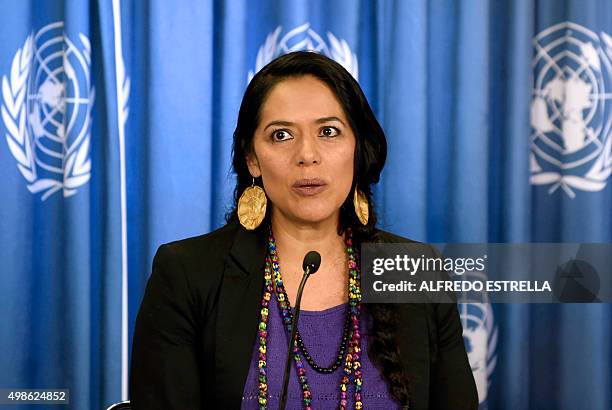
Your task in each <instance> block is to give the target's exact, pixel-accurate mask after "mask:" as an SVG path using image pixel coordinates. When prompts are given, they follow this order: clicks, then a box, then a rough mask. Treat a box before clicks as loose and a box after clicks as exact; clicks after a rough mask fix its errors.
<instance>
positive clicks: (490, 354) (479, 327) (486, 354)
mask: <svg viewBox="0 0 612 410" xmlns="http://www.w3.org/2000/svg"><path fill="white" fill-rule="evenodd" d="M459 313H460V317H461V322H462V325H463V341H464V344H465V350H466V351H467V354H468V360H469V362H470V367H471V368H472V374H473V375H474V381H475V382H476V389H477V390H478V402H479V403H483V402H484V401H485V400H486V399H487V393H488V391H489V385H490V381H491V375H492V373H493V370H495V365H496V363H497V354H496V347H497V326H495V322H494V320H493V308H492V307H491V304H490V303H460V304H459Z"/></svg>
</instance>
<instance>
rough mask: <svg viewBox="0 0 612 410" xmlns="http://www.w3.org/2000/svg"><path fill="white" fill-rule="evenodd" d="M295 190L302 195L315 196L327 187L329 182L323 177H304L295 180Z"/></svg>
mask: <svg viewBox="0 0 612 410" xmlns="http://www.w3.org/2000/svg"><path fill="white" fill-rule="evenodd" d="M292 188H293V190H294V191H295V192H297V193H298V194H300V195H302V196H313V195H316V194H318V193H320V192H322V191H324V190H325V189H326V188H327V183H326V182H325V181H324V180H322V179H321V178H302V179H298V180H297V181H295V183H294V184H293V186H292Z"/></svg>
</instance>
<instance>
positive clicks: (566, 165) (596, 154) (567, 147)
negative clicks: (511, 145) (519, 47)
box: [530, 22, 612, 198]
mask: <svg viewBox="0 0 612 410" xmlns="http://www.w3.org/2000/svg"><path fill="white" fill-rule="evenodd" d="M533 43H534V46H535V57H534V59H533V67H534V74H535V78H534V81H535V88H534V95H533V101H532V104H531V127H532V134H531V157H530V171H531V183H532V184H533V185H550V188H549V189H548V192H549V193H551V194H552V193H553V192H554V191H556V190H557V189H558V188H559V187H560V188H562V189H563V191H564V192H565V193H566V194H567V195H569V196H570V197H571V198H574V197H575V196H576V193H575V190H582V191H591V192H594V191H601V190H602V189H603V188H604V187H605V186H606V184H607V180H608V178H609V177H610V174H611V172H612V129H611V128H612V65H611V61H612V38H611V37H610V36H609V35H608V34H607V33H604V32H601V33H600V35H599V36H598V35H597V34H596V33H594V32H592V31H591V30H588V29H587V28H585V27H583V26H580V25H578V24H574V23H571V22H563V23H559V24H556V25H554V26H551V27H549V28H547V29H546V30H544V31H542V32H540V33H539V34H538V35H537V36H536V37H535V38H534V41H533Z"/></svg>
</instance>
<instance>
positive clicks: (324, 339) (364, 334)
mask: <svg viewBox="0 0 612 410" xmlns="http://www.w3.org/2000/svg"><path fill="white" fill-rule="evenodd" d="M272 298H273V299H274V301H276V295H274V296H273V297H272ZM270 302H272V301H270ZM346 308H347V304H346V303H345V304H342V305H339V306H334V307H331V308H329V309H325V310H322V311H307V310H302V311H300V318H299V325H298V329H299V330H300V335H301V336H302V340H303V341H304V345H305V346H306V348H307V349H308V352H309V353H310V356H311V357H312V358H313V360H314V361H315V363H317V364H318V365H320V366H324V367H327V366H330V365H331V364H332V363H333V362H334V360H335V358H336V356H337V354H338V349H339V348H340V342H341V339H342V331H343V329H344V321H345V319H346ZM371 323H372V319H371V317H370V315H369V314H368V312H367V311H366V309H363V308H362V310H361V319H360V326H359V328H360V330H361V331H360V333H361V349H362V354H361V366H362V372H363V384H362V389H361V401H362V402H363V408H365V409H385V410H389V409H399V408H400V406H399V404H398V403H397V401H396V400H395V399H394V398H393V397H392V396H391V394H390V393H389V390H388V388H387V384H386V383H385V381H384V379H383V378H382V376H381V374H380V372H379V371H378V369H377V368H376V367H375V366H374V364H373V363H372V362H371V361H370V358H369V357H368V354H367V349H368V336H369V330H370V326H371ZM282 326H283V325H282V318H281V314H280V310H279V308H278V302H276V303H270V305H269V313H268V326H267V330H268V343H267V344H268V346H267V359H268V363H267V373H268V408H269V409H274V410H275V409H277V408H278V405H279V396H280V390H281V387H282V386H281V383H282V377H283V371H284V366H285V357H286V355H287V341H288V339H289V337H288V336H287V335H286V331H285V329H283V327H282ZM258 349H259V337H256V338H255V345H254V346H253V353H252V356H251V365H250V367H249V374H248V376H247V381H246V384H245V386H244V391H243V395H242V407H241V408H242V409H259V402H258V394H259V384H258V383H259V381H258V377H259V369H258V368H257V363H258V360H259V355H258ZM302 362H303V363H304V368H305V369H306V377H307V378H308V385H309V386H310V392H311V394H312V404H311V406H312V407H313V408H315V409H336V408H337V407H338V405H339V403H340V392H339V387H338V386H339V385H340V380H341V378H342V368H343V365H344V360H343V362H342V365H340V366H339V367H338V368H337V369H336V371H334V372H333V373H331V374H321V373H318V372H316V371H314V370H313V369H312V368H311V367H310V365H309V364H308V362H307V361H306V359H304V357H302ZM347 388H348V393H349V394H348V406H347V408H354V406H355V397H354V392H355V386H354V385H353V380H352V376H351V382H350V385H349V386H347ZM301 391H302V390H301V387H300V384H299V381H298V378H297V374H296V369H295V362H292V366H291V373H290V376H289V387H288V390H287V409H301V408H302V393H301Z"/></svg>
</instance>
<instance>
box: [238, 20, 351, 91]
mask: <svg viewBox="0 0 612 410" xmlns="http://www.w3.org/2000/svg"><path fill="white" fill-rule="evenodd" d="M281 33H282V26H278V27H277V28H276V29H275V30H274V31H273V32H271V33H270V34H268V36H267V37H266V40H265V42H264V44H262V46H261V47H260V48H259V50H258V52H257V58H256V61H255V70H254V71H249V75H248V81H249V82H250V81H251V79H252V78H253V76H254V75H255V73H257V72H258V71H259V70H261V69H262V68H263V67H264V66H265V65H266V64H268V63H269V62H271V61H272V60H274V59H275V58H276V57H278V56H281V55H283V54H287V53H291V52H293V51H313V52H316V53H321V54H323V55H325V56H327V57H329V58H331V59H332V60H335V61H336V62H338V63H339V64H340V65H342V66H343V67H344V68H345V69H346V71H348V72H349V73H351V75H352V76H353V78H354V79H355V80H359V64H358V63H357V56H356V55H355V54H354V53H353V52H352V51H351V48H350V47H349V45H348V43H347V42H346V40H342V39H338V38H337V37H336V36H335V35H333V34H332V33H331V32H327V40H328V41H329V43H328V42H326V41H325V39H324V38H323V37H322V36H321V35H319V34H318V33H317V32H316V31H315V30H313V29H312V28H311V27H310V23H304V24H302V25H300V26H298V27H296V28H294V29H292V30H289V31H288V32H287V33H285V34H283V36H282V37H281Z"/></svg>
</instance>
